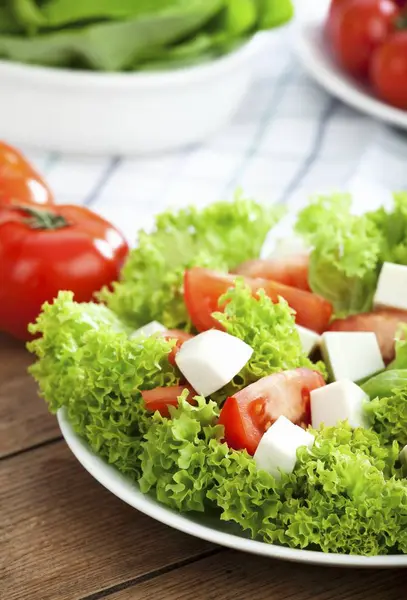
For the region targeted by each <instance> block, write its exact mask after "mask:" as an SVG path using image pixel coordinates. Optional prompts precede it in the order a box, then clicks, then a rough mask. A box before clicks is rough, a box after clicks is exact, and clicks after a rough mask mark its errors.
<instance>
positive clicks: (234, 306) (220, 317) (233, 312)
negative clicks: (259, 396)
mask: <svg viewBox="0 0 407 600" xmlns="http://www.w3.org/2000/svg"><path fill="white" fill-rule="evenodd" d="M218 304H219V307H224V308H223V312H216V313H213V317H214V318H215V319H216V320H217V321H219V323H220V324H221V325H222V328H223V329H224V330H225V331H226V332H227V333H229V334H230V335H234V336H235V337H238V338H240V339H241V340H243V341H244V342H246V344H249V346H251V347H252V348H253V354H252V357H251V359H250V360H249V362H248V363H247V364H246V365H245V367H244V368H243V369H242V371H241V372H240V373H239V374H238V375H237V376H236V377H234V379H233V380H232V382H231V383H230V384H228V385H227V386H226V388H224V389H223V390H221V391H220V392H218V393H217V394H214V395H213V398H216V399H217V401H222V400H224V399H225V398H226V397H227V396H230V395H233V394H234V393H235V392H236V391H238V390H240V389H242V388H244V387H246V386H247V385H249V384H250V383H253V382H254V381H257V380H258V379H260V378H261V377H265V376H266V375H271V374H272V373H275V372H278V371H285V370H287V369H296V368H298V367H306V368H308V369H318V370H320V371H321V372H322V373H323V374H325V367H324V364H323V363H321V362H320V363H318V364H314V363H313V362H312V361H311V360H309V358H308V357H307V356H306V355H305V354H304V351H303V349H302V346H301V342H300V338H299V335H298V331H297V329H296V327H295V321H294V313H293V311H292V310H291V308H290V307H289V306H288V304H287V302H286V301H285V300H284V299H283V298H280V302H279V303H278V304H273V302H272V301H271V300H270V298H268V297H267V296H266V294H265V292H264V291H263V290H260V291H259V294H258V295H257V297H254V296H253V295H252V293H251V291H250V289H249V287H248V286H246V285H245V283H244V280H243V278H240V277H238V278H237V279H236V283H235V286H234V287H232V288H230V289H229V290H228V291H227V292H226V294H224V295H223V296H222V297H221V298H220V299H219V303H218Z"/></svg>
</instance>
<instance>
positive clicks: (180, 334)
mask: <svg viewBox="0 0 407 600" xmlns="http://www.w3.org/2000/svg"><path fill="white" fill-rule="evenodd" d="M159 335H160V336H161V337H163V338H165V339H166V340H174V339H175V340H176V342H175V346H174V348H173V349H172V350H171V352H170V354H169V355H168V360H169V361H170V363H171V364H172V365H175V357H176V356H177V354H178V352H179V351H180V348H181V346H182V344H183V343H184V342H187V341H188V340H190V339H192V338H193V337H194V336H193V335H192V334H191V333H187V332H186V331H182V329H167V331H163V332H162V333H160V334H159Z"/></svg>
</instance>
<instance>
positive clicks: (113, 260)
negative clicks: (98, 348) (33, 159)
mask: <svg viewBox="0 0 407 600" xmlns="http://www.w3.org/2000/svg"><path fill="white" fill-rule="evenodd" d="M127 252H128V246H127V242H126V240H125V239H124V238H123V236H122V235H121V233H120V232H119V231H117V229H116V228H115V227H113V225H111V224H110V223H108V222H107V221H105V219H102V217H100V216H99V215H97V214H95V213H94V212H92V211H91V210H89V209H87V208H85V207H82V206H70V205H65V206H57V205H54V198H53V196H52V193H51V191H50V190H49V188H48V186H47V184H46V183H45V181H44V180H43V179H42V178H41V176H40V175H39V174H38V173H37V172H36V171H35V170H34V169H33V168H32V166H31V165H30V164H29V163H28V162H27V161H26V159H25V158H24V157H23V156H22V155H21V154H20V153H19V152H18V151H17V150H15V149H14V148H12V147H11V146H8V145H7V144H4V143H2V142H0V331H6V332H8V333H10V334H11V335H13V336H15V337H17V338H20V339H22V340H26V339H29V337H30V336H29V334H28V331H27V325H28V324H29V323H31V322H32V321H34V320H35V318H36V317H37V315H38V314H39V312H40V310H41V306H42V304H43V303H44V302H46V301H51V300H53V298H55V296H56V295H57V294H58V292H59V290H71V291H72V292H74V294H75V300H77V301H78V302H87V301H90V300H94V292H96V291H98V290H99V289H100V288H101V287H103V286H105V285H109V284H111V283H112V281H115V280H116V279H117V278H118V276H119V272H120V268H121V266H122V264H123V261H124V259H125V257H126V255H127Z"/></svg>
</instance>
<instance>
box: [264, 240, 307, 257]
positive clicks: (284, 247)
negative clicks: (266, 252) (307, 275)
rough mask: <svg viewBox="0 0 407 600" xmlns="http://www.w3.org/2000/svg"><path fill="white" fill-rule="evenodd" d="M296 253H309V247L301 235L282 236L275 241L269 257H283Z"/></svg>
mask: <svg viewBox="0 0 407 600" xmlns="http://www.w3.org/2000/svg"><path fill="white" fill-rule="evenodd" d="M296 254H309V248H308V246H307V245H306V243H305V242H304V240H303V239H302V238H301V237H295V236H291V237H284V238H280V239H278V240H277V241H276V243H275V246H274V252H273V253H272V255H271V257H270V258H285V257H286V256H295V255H296Z"/></svg>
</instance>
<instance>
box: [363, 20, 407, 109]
mask: <svg viewBox="0 0 407 600" xmlns="http://www.w3.org/2000/svg"><path fill="white" fill-rule="evenodd" d="M370 80H371V82H372V85H373V87H374V89H375V91H376V93H377V94H378V96H380V97H381V98H383V100H385V101H386V102H388V103H389V104H392V105H393V106H397V107H398V108H404V109H405V110H407V31H399V32H398V33H395V34H394V35H392V36H391V37H390V38H389V39H388V40H387V42H385V43H384V44H383V45H382V46H380V47H379V48H378V49H377V50H376V51H375V52H374V54H373V56H372V62H371V65H370Z"/></svg>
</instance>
